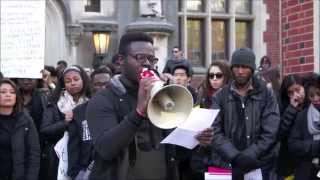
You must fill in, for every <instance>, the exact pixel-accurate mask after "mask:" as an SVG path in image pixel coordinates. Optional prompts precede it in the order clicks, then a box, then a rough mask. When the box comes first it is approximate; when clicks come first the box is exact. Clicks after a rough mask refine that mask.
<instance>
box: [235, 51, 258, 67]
mask: <svg viewBox="0 0 320 180" xmlns="http://www.w3.org/2000/svg"><path fill="white" fill-rule="evenodd" d="M234 65H244V66H248V67H250V68H251V69H252V71H253V72H254V71H255V70H256V56H255V55H254V52H253V51H252V50H251V49H249V48H240V49H237V50H236V51H234V52H233V54H232V58H231V68H232V66H234Z"/></svg>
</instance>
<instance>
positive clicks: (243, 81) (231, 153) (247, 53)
mask: <svg viewBox="0 0 320 180" xmlns="http://www.w3.org/2000/svg"><path fill="white" fill-rule="evenodd" d="M255 69H256V64H255V55H254V52H253V51H252V50H251V49H248V48H241V49H237V50H236V51H235V52H234V53H233V54H232V58H231V72H232V75H233V78H234V79H233V81H232V82H231V83H230V84H229V85H228V86H225V87H224V88H222V89H221V90H220V91H219V92H217V93H216V95H215V96H214V97H213V100H212V102H213V104H212V108H213V109H220V112H219V115H218V116H217V118H216V120H215V121H214V123H213V132H214V135H213V141H212V142H213V145H212V147H213V149H214V151H216V152H218V153H219V154H220V155H221V156H222V157H223V159H224V160H226V161H227V162H229V163H231V165H232V179H236V180H238V179H244V177H245V176H247V177H248V176H250V175H252V174H251V173H252V172H255V173H256V175H257V176H260V177H261V179H263V180H269V179H270V180H271V179H277V175H276V172H275V170H274V169H275V158H276V155H277V153H278V149H279V148H278V146H276V144H277V134H278V126H279V123H280V115H279V110H278V104H277V100H276V98H275V96H274V93H273V92H272V90H270V89H268V88H267V87H266V86H265V84H264V83H263V82H261V80H259V79H257V78H255V77H254V76H253V74H254V71H255ZM249 179H250V177H249Z"/></svg>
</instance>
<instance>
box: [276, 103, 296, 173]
mask: <svg viewBox="0 0 320 180" xmlns="http://www.w3.org/2000/svg"><path fill="white" fill-rule="evenodd" d="M298 112H299V110H298V109H297V108H295V107H293V106H292V105H288V106H287V108H286V109H285V110H284V111H283V113H282V115H281V121H280V127H279V135H278V136H279V141H280V143H281V144H280V152H279V157H278V162H277V170H278V174H280V175H282V176H288V175H291V174H292V173H293V169H294V161H293V159H292V155H291V154H290V153H289V151H288V138H289V135H290V132H291V130H292V128H293V126H294V121H295V119H296V116H297V114H298Z"/></svg>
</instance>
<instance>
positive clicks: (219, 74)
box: [208, 73, 223, 79]
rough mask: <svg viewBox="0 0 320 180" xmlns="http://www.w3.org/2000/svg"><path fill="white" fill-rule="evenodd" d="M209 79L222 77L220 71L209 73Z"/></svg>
mask: <svg viewBox="0 0 320 180" xmlns="http://www.w3.org/2000/svg"><path fill="white" fill-rule="evenodd" d="M208 77H209V79H221V78H222V77H223V74H222V73H209V75H208Z"/></svg>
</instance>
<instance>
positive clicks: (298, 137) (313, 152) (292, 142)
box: [288, 108, 320, 180]
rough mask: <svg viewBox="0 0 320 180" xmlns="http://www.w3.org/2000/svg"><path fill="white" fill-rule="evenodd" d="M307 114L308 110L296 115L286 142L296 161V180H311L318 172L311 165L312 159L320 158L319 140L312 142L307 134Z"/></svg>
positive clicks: (319, 168)
mask: <svg viewBox="0 0 320 180" xmlns="http://www.w3.org/2000/svg"><path fill="white" fill-rule="evenodd" d="M307 114H308V108H305V109H304V110H303V111H301V112H299V113H298V115H297V117H296V119H295V125H294V127H293V129H292V131H291V133H290V137H289V141H288V145H289V152H290V153H291V154H292V155H293V158H294V159H295V160H296V167H295V171H294V177H295V179H296V180H305V179H313V178H314V177H316V174H317V172H318V171H319V170H320V167H316V166H315V165H314V164H313V163H312V159H313V158H319V157H320V140H313V136H312V135H311V134H310V133H309V130H308V122H307V121H308V117H307ZM291 158H292V157H291ZM315 171H316V172H315Z"/></svg>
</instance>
